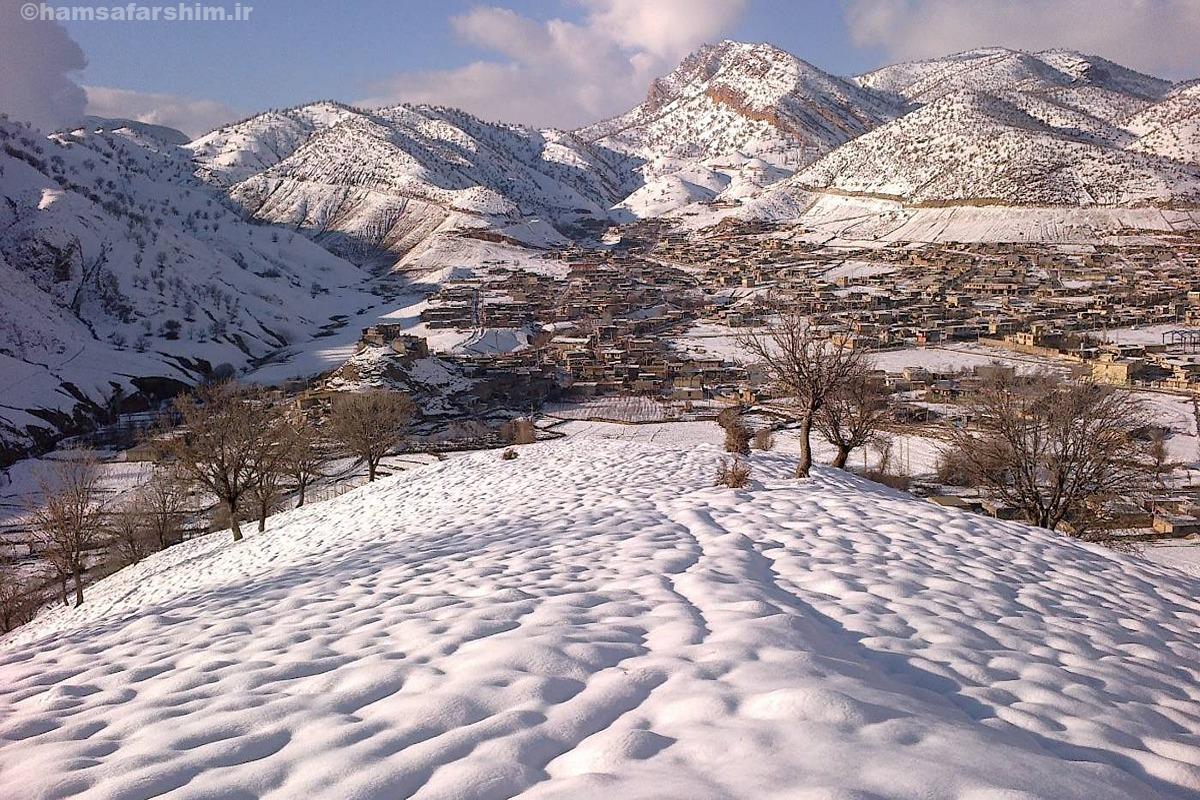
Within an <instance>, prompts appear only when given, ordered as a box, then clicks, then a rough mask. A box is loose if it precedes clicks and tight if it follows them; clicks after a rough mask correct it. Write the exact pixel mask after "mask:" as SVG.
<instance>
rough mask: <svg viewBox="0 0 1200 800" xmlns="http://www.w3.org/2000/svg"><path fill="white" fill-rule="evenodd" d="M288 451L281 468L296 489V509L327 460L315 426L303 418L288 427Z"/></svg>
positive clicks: (295, 420) (293, 421)
mask: <svg viewBox="0 0 1200 800" xmlns="http://www.w3.org/2000/svg"><path fill="white" fill-rule="evenodd" d="M287 433H288V450H287V456H286V458H285V459H284V463H283V468H284V471H285V472H286V473H287V475H288V476H289V477H290V478H291V479H292V482H293V485H294V487H295V489H296V508H300V506H302V505H304V499H305V494H306V493H307V491H308V487H309V486H311V485H312V484H313V482H314V481H316V479H317V478H320V477H321V476H322V475H323V473H322V471H321V468H322V467H323V466H324V465H325V462H326V460H327V458H326V453H325V449H326V448H325V447H324V442H323V441H322V439H321V434H320V432H319V431H318V430H317V428H316V426H315V425H313V424H312V423H311V422H309V421H308V420H307V419H305V418H304V417H300V418H298V419H294V420H291V421H290V422H289V425H288V430H287Z"/></svg>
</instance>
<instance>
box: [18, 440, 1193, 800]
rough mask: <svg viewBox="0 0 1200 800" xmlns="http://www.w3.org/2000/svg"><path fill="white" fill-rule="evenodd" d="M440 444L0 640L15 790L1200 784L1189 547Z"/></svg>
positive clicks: (649, 456) (832, 485) (619, 457)
mask: <svg viewBox="0 0 1200 800" xmlns="http://www.w3.org/2000/svg"><path fill="white" fill-rule="evenodd" d="M722 457H723V454H721V453H719V452H718V451H717V450H716V449H715V448H712V447H709V446H695V447H689V448H686V449H678V448H668V447H659V446H656V445H652V444H647V443H634V442H628V441H623V442H606V441H604V440H601V439H591V440H579V441H571V440H567V441H562V442H556V443H549V444H539V445H532V446H528V447H523V448H520V449H519V457H518V458H517V459H515V460H511V461H507V460H501V459H500V457H499V454H498V453H495V452H483V453H477V454H472V455H468V456H465V457H461V458H456V459H452V460H450V461H447V462H443V463H440V464H436V465H432V466H426V467H418V468H416V469H414V470H411V471H408V472H405V473H403V474H401V475H399V476H395V477H393V478H390V479H386V480H384V481H382V482H378V483H376V484H374V485H371V486H368V487H364V488H362V489H359V490H356V491H354V492H351V493H349V494H347V495H345V496H343V497H341V498H339V499H335V500H331V501H329V502H326V503H322V504H319V505H315V506H311V507H308V508H304V509H300V510H297V511H291V512H287V513H285V514H281V515H279V516H277V517H274V518H273V519H272V521H271V524H270V525H269V527H268V530H267V532H266V533H265V534H262V535H254V534H252V535H251V536H250V537H249V538H248V539H247V540H246V541H244V542H242V543H240V544H233V543H232V542H230V541H229V537H228V534H215V535H212V536H208V537H205V538H202V539H199V540H195V541H192V542H189V543H187V544H184V545H180V546H178V547H174V548H171V549H170V550H168V551H165V552H163V553H160V554H158V555H157V556H154V557H152V558H150V559H148V560H147V561H145V562H143V563H141V564H139V565H137V566H134V567H131V568H128V569H126V570H124V571H122V572H120V573H118V574H117V575H115V576H113V577H111V578H109V579H106V580H105V581H103V582H101V583H100V584H98V585H97V586H95V587H93V588H92V589H91V590H90V591H89V597H88V600H87V603H86V604H85V605H84V606H83V607H82V608H80V609H69V610H64V609H59V610H55V611H52V612H49V613H45V614H43V615H42V616H41V617H40V618H39V619H37V620H35V621H34V622H33V623H31V624H30V625H28V626H26V627H24V628H22V629H20V630H18V631H17V632H16V633H14V634H12V635H10V636H8V637H7V639H6V640H4V641H3V642H0V796H4V797H20V798H30V799H31V800H33V798H50V797H69V796H79V795H86V796H87V797H91V798H124V799H125V800H133V799H134V798H149V797H156V796H170V797H173V798H200V797H205V798H208V797H264V798H285V797H286V798H292V797H338V798H395V797H423V798H433V797H439V798H449V797H459V798H509V797H516V796H520V797H525V798H550V797H562V798H568V797H569V798H573V799H575V800H578V799H580V798H605V800H608V799H609V798H614V797H620V798H658V799H660V800H661V799H663V798H686V800H699V799H700V798H734V797H740V798H822V799H823V800H834V799H835V798H836V799H837V800H851V799H853V800H877V799H878V798H914V799H915V798H961V799H962V800H984V799H985V798H1007V799H1008V800H1017V799H1018V798H1021V799H1022V800H1030V799H1031V798H1087V800H1108V799H1109V798H1111V799H1112V800H1129V799H1130V798H1171V797H1174V798H1186V797H1197V796H1200V736H1198V735H1197V731H1200V690H1198V689H1197V677H1198V674H1197V673H1198V670H1200V668H1198V667H1197V664H1198V663H1200V633H1198V631H1200V624H1198V623H1200V602H1197V600H1196V599H1195V598H1196V590H1197V588H1198V587H1197V583H1196V579H1195V578H1192V577H1189V576H1186V575H1184V574H1183V573H1180V572H1175V571H1172V570H1168V569H1166V568H1164V567H1159V566H1156V565H1153V564H1151V563H1149V562H1146V561H1143V560H1140V559H1137V558H1132V557H1125V556H1121V555H1114V554H1112V553H1109V552H1106V551H1103V550H1100V549H1097V548H1093V547H1089V546H1084V545H1080V544H1076V543H1073V542H1071V541H1069V540H1066V539H1064V538H1062V537H1059V536H1056V535H1052V534H1050V533H1047V532H1044V531H1038V530H1034V529H1031V528H1028V527H1025V526H1022V525H1019V524H1016V523H1005V522H999V521H994V520H988V519H985V518H982V517H979V516H971V515H966V514H962V513H960V512H956V511H953V510H948V509H943V508H940V507H937V506H934V505H932V504H929V503H925V502H922V501H919V500H916V499H914V498H912V497H909V496H906V495H901V494H898V493H893V492H890V491H888V490H886V489H883V488H881V487H878V486H875V485H873V484H868V483H865V482H863V481H861V480H859V479H857V478H854V477H852V476H850V475H847V474H845V473H841V472H837V471H828V470H824V469H818V470H817V471H816V475H815V477H814V478H813V479H812V480H809V481H805V482H798V481H795V480H794V479H790V478H789V477H787V475H788V472H789V469H790V467H791V466H792V465H791V463H790V459H788V458H786V457H784V456H782V455H779V454H773V453H767V454H761V453H756V454H755V455H754V456H753V457H752V463H753V468H754V474H753V480H752V483H751V486H750V487H749V488H748V489H746V490H738V491H735V490H729V489H724V488H715V487H714V486H713V478H714V473H715V471H716V467H717V464H718V463H719V462H720V461H721V459H722Z"/></svg>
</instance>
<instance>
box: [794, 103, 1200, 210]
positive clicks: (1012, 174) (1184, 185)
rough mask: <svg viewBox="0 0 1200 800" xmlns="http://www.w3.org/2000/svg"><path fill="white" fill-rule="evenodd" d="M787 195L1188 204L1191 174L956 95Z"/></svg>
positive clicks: (1199, 191) (800, 179) (863, 142)
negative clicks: (824, 192) (819, 193)
mask: <svg viewBox="0 0 1200 800" xmlns="http://www.w3.org/2000/svg"><path fill="white" fill-rule="evenodd" d="M797 190H799V191H809V190H833V191H837V192H845V193H850V194H857V195H867V196H881V197H886V198H890V199H896V200H901V201H904V202H908V203H947V202H951V203H953V202H965V203H980V202H982V203H995V204H1001V205H1065V206H1090V205H1105V206H1114V205H1115V206H1127V205H1138V204H1147V203H1170V202H1172V201H1175V200H1184V201H1187V202H1192V203H1194V202H1196V201H1198V200H1200V169H1197V168H1196V167H1195V166H1192V165H1186V164H1181V163H1179V162H1176V161H1171V160H1168V159H1165V158H1161V157H1159V156H1156V155H1153V154H1149V153H1145V152H1136V151H1133V150H1126V149H1123V148H1120V147H1112V146H1106V145H1104V144H1102V143H1101V142H1099V141H1097V139H1096V137H1094V136H1090V135H1087V134H1081V133H1079V132H1078V131H1077V130H1068V129H1064V128H1059V127H1055V126H1053V125H1051V124H1048V123H1046V122H1044V121H1043V120H1041V119H1038V118H1037V117H1035V116H1033V115H1031V114H1030V113H1029V112H1028V111H1027V110H1026V109H1025V108H1022V107H1021V106H1020V105H1018V104H1017V103H1015V102H1012V101H1010V100H1009V99H1008V98H1006V97H1002V96H997V95H992V94H984V93H978V92H965V91H959V92H954V93H951V94H947V95H944V96H942V97H940V98H939V99H937V100H935V101H933V102H931V103H929V104H928V105H925V106H923V107H921V108H920V109H918V110H916V111H913V112H911V113H909V114H907V115H905V116H904V117H901V118H900V119H898V120H896V121H894V122H892V123H889V124H887V125H884V126H882V127H880V128H877V129H876V130H874V131H872V132H870V133H868V134H865V135H863V136H861V137H859V138H858V139H855V140H854V141H853V142H850V143H848V144H846V145H843V146H842V147H840V148H838V149H837V150H835V151H834V152H832V153H830V154H829V155H828V156H826V157H825V158H823V159H821V160H820V161H818V162H817V163H815V164H813V165H812V166H811V167H809V168H808V169H806V170H804V171H802V172H801V173H799V174H797V175H796V176H795V177H794V178H792V179H789V181H787V182H786V184H780V185H779V186H778V187H776V191H797Z"/></svg>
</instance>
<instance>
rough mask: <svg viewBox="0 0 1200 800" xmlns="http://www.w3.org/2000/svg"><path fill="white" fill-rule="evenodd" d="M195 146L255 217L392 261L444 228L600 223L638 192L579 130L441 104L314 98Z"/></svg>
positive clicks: (208, 172) (349, 251)
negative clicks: (534, 221) (492, 119)
mask: <svg viewBox="0 0 1200 800" xmlns="http://www.w3.org/2000/svg"><path fill="white" fill-rule="evenodd" d="M188 147H189V149H190V150H191V151H192V152H193V153H194V154H195V157H196V160H197V162H198V164H199V167H200V174H201V175H202V176H205V177H207V178H209V179H212V180H214V181H216V182H217V183H219V184H221V185H224V186H227V187H228V190H229V194H230V196H231V197H232V198H233V199H234V200H236V201H237V202H238V203H239V204H240V205H241V206H242V207H243V208H245V209H246V210H247V211H248V212H249V213H251V214H253V215H254V216H255V217H257V218H258V219H261V220H265V221H269V222H273V223H278V224H284V225H288V226H291V227H293V228H296V229H298V230H300V231H303V232H304V233H305V234H307V235H309V236H312V237H314V238H316V239H317V240H318V241H320V242H321V243H322V244H324V245H325V246H327V247H328V248H329V249H331V250H333V251H334V252H336V253H339V254H343V255H346V256H348V257H350V258H352V259H354V260H356V261H358V262H360V263H368V262H372V261H377V262H379V263H383V264H386V265H387V266H391V264H392V263H394V262H395V261H396V260H398V259H399V258H401V257H402V256H403V255H404V254H406V253H407V252H408V251H409V250H410V249H412V247H414V246H415V245H416V244H417V243H419V242H420V241H421V240H422V239H424V238H425V237H426V236H428V235H430V234H431V233H432V232H434V231H435V230H437V229H438V228H439V226H442V225H443V223H446V224H447V226H448V227H456V228H462V227H472V226H492V227H502V226H505V225H511V224H514V223H519V222H521V221H527V220H529V219H531V218H540V219H544V220H546V221H547V222H549V223H552V224H553V223H571V222H575V221H577V220H578V219H580V218H604V217H605V215H606V211H607V209H608V208H609V207H610V206H611V205H613V204H614V203H615V202H617V201H618V200H620V199H621V198H622V197H624V196H625V195H626V194H627V193H628V192H629V191H630V190H631V189H632V184H631V176H630V175H629V174H626V173H622V172H621V171H619V170H618V169H616V168H614V164H619V163H621V162H622V161H623V159H622V157H621V156H619V155H618V154H616V153H613V152H610V151H607V150H606V149H605V148H603V147H602V146H598V145H594V144H588V143H585V142H583V141H582V140H581V139H579V138H578V137H577V136H575V135H574V134H571V133H567V132H563V131H553V130H547V131H537V130H534V129H531V128H526V127H521V126H516V125H503V124H492V123H487V122H483V121H482V120H479V119H476V118H475V117H472V116H471V115H469V114H466V113H465V112H462V111H457V110H455V109H449V108H442V107H435V106H397V107H394V108H385V109H377V110H373V111H363V110H358V109H352V108H349V107H345V106H338V105H334V104H330V103H317V104H314V105H311V106H302V107H300V108H296V109H291V110H289V111H283V112H271V113H268V114H263V115H260V116H258V117H253V118H251V119H249V120H247V121H245V122H241V123H237V124H235V125H232V126H229V127H226V128H221V129H219V130H216V131H213V132H212V133H210V134H208V135H207V136H204V137H202V138H200V139H198V140H196V141H195V142H192V143H191V144H190V145H188ZM544 235H545V237H546V238H547V239H548V241H541V242H539V241H532V242H530V244H534V245H537V244H547V243H551V242H553V241H554V237H555V236H556V234H555V233H554V231H553V229H552V228H549V227H547V229H546V231H545V234H544ZM559 238H560V239H561V237H559Z"/></svg>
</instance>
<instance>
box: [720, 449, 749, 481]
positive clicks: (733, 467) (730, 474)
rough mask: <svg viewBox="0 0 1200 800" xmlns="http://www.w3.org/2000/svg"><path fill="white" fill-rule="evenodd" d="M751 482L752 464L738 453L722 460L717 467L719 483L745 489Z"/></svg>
mask: <svg viewBox="0 0 1200 800" xmlns="http://www.w3.org/2000/svg"><path fill="white" fill-rule="evenodd" d="M749 483H750V465H749V464H747V463H746V462H745V461H743V460H742V459H741V457H739V456H738V455H734V457H733V458H732V459H730V460H723V461H721V466H720V467H718V468H717V485H718V486H728V487H729V488H730V489H743V488H745V487H746V486H747V485H748V484H749Z"/></svg>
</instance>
